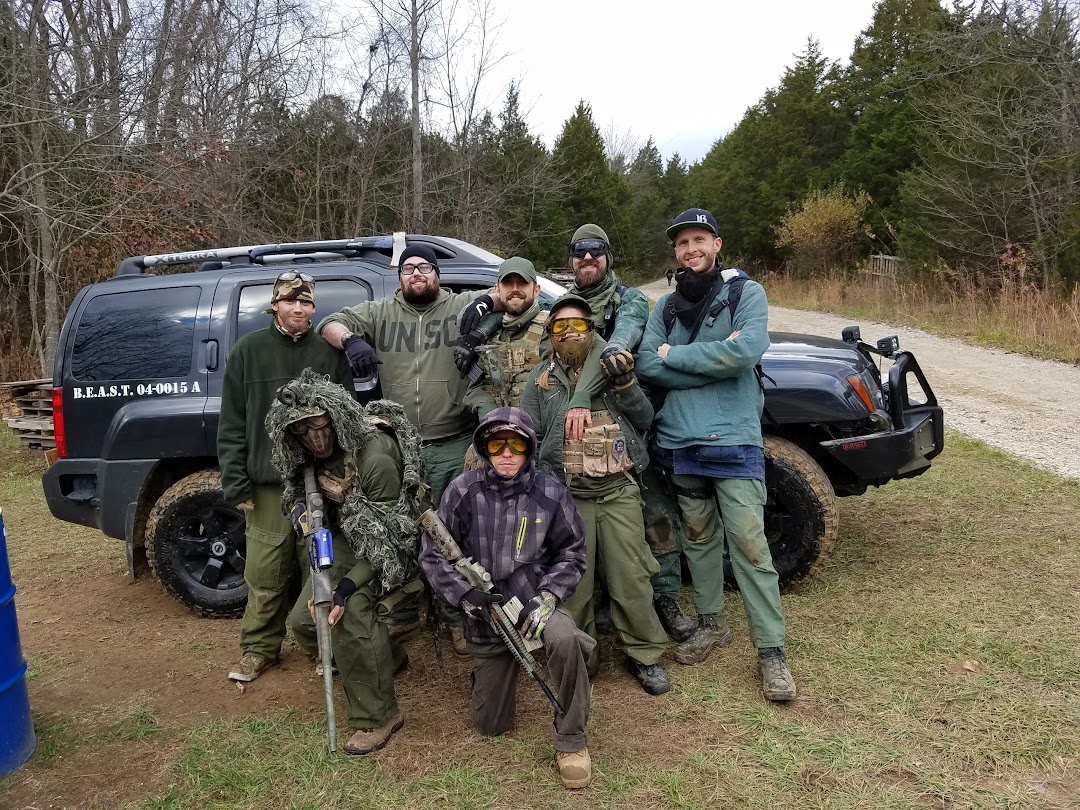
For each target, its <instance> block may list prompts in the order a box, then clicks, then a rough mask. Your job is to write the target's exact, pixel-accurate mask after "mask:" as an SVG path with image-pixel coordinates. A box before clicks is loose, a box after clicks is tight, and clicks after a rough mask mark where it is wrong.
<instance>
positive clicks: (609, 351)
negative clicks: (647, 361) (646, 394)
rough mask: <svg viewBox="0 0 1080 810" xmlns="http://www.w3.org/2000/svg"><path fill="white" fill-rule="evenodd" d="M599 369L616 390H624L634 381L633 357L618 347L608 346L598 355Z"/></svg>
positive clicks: (627, 351)
mask: <svg viewBox="0 0 1080 810" xmlns="http://www.w3.org/2000/svg"><path fill="white" fill-rule="evenodd" d="M600 368H602V369H603V370H604V373H605V374H607V375H608V377H610V378H611V381H612V382H613V383H614V384H615V387H616V388H626V386H628V385H630V384H631V383H632V382H633V381H634V355H632V354H631V353H630V351H629V350H627V349H623V348H621V347H619V346H608V347H607V348H606V349H604V351H603V352H602V353H601V354H600Z"/></svg>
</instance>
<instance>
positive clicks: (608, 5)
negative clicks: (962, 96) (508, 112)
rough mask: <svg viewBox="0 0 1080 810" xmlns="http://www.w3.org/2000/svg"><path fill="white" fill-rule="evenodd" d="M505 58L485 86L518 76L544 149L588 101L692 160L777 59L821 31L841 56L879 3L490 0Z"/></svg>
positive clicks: (725, 127) (757, 93) (768, 78)
mask: <svg viewBox="0 0 1080 810" xmlns="http://www.w3.org/2000/svg"><path fill="white" fill-rule="evenodd" d="M495 6H496V10H497V14H498V16H499V17H501V18H502V20H503V24H502V27H501V29H500V30H499V31H498V34H497V36H498V47H499V49H500V50H501V51H503V52H506V53H509V56H507V58H506V59H505V60H504V61H503V62H502V63H501V64H500V65H499V66H498V69H497V73H496V74H495V75H493V76H492V79H491V81H490V84H489V85H488V93H489V94H490V95H491V96H492V97H491V98H489V99H488V103H489V105H490V106H491V108H492V109H495V110H498V109H500V108H501V106H502V97H503V95H504V94H503V92H502V91H501V90H499V88H502V87H504V86H505V85H506V83H507V82H508V81H510V80H513V79H520V81H521V97H522V98H521V100H522V108H523V109H524V110H525V112H526V113H527V118H528V122H529V126H530V129H531V130H532V131H533V132H534V133H537V134H538V135H540V136H541V137H543V139H544V141H545V142H546V143H547V144H548V145H549V146H550V145H551V144H552V143H553V142H554V140H555V138H557V137H558V135H559V132H560V131H561V130H562V126H563V123H564V122H565V121H566V119H567V118H569V117H570V115H571V113H573V111H574V108H575V106H576V105H577V102H578V101H579V100H580V99H584V100H585V101H587V102H588V103H590V104H591V105H592V111H593V120H594V121H595V122H596V125H597V126H598V127H599V128H600V131H601V133H603V134H605V135H607V133H608V130H609V127H611V126H614V128H615V131H616V132H617V133H618V134H620V135H624V134H625V133H628V132H629V133H631V134H632V135H633V136H634V138H636V139H637V140H639V141H640V142H641V143H644V142H645V141H646V139H648V137H649V136H650V135H651V136H652V137H653V139H654V140H655V141H656V144H657V146H658V148H659V149H660V152H661V153H662V154H663V155H664V157H665V158H666V157H668V156H670V155H671V154H672V153H673V152H679V154H681V155H682V157H683V158H684V159H686V160H687V161H688V162H693V161H695V160H699V159H700V158H701V157H703V156H704V155H705V153H706V152H707V151H708V150H709V148H710V147H711V146H712V144H713V143H714V142H715V141H716V140H717V139H718V138H720V137H721V136H723V135H724V134H725V133H726V132H727V131H729V130H730V129H731V128H732V127H733V126H734V125H735V124H736V123H738V121H739V119H740V118H742V115H743V113H744V112H745V111H746V109H747V107H750V106H751V105H753V104H755V103H756V102H757V101H758V100H759V99H760V98H761V96H762V94H764V92H765V91H766V90H767V89H769V88H770V87H776V86H777V84H778V83H779V81H780V77H781V75H782V74H783V71H784V68H785V67H789V66H791V65H792V64H794V62H795V55H796V54H798V53H801V52H802V51H804V50H805V49H806V40H807V38H808V37H813V38H814V39H816V40H817V41H818V42H819V43H820V46H821V51H822V53H823V54H824V55H825V56H826V57H827V58H829V59H832V60H842V61H846V60H847V58H848V57H849V56H850V55H851V50H852V46H853V45H854V42H855V37H856V36H858V34H859V32H861V31H862V30H863V29H865V28H867V27H868V26H869V25H870V21H871V19H872V17H873V7H874V0H817V1H816V2H813V1H812V0H739V1H736V0H698V1H697V2H694V0H690V2H679V0H669V1H668V2H654V1H653V0H637V2H635V0H628V1H624V2H619V0H531V1H529V0H495Z"/></svg>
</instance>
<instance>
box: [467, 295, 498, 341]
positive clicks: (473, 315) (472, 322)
mask: <svg viewBox="0 0 1080 810" xmlns="http://www.w3.org/2000/svg"><path fill="white" fill-rule="evenodd" d="M494 308H495V299H493V298H492V297H491V296H490V295H481V296H480V297H479V298H477V299H476V300H475V301H470V302H469V303H468V304H466V305H465V306H464V308H463V309H462V310H461V314H460V315H459V316H458V328H459V329H460V330H461V334H463V335H467V334H468V333H469V332H475V331H476V330H478V329H479V328H480V321H482V320H483V319H484V316H485V315H490V314H491V311H492V310H493V309H494Z"/></svg>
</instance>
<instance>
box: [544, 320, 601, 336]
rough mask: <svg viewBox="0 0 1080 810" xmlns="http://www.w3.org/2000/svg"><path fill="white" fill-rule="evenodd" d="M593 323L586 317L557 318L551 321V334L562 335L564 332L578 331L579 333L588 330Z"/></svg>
mask: <svg viewBox="0 0 1080 810" xmlns="http://www.w3.org/2000/svg"><path fill="white" fill-rule="evenodd" d="M591 327H592V324H591V323H590V322H589V321H587V320H585V319H584V318H556V319H555V320H553V321H552V322H551V334H553V335H561V334H562V333H563V332H577V333H578V334H579V335H580V334H582V333H584V332H588V331H589V329H590V328H591Z"/></svg>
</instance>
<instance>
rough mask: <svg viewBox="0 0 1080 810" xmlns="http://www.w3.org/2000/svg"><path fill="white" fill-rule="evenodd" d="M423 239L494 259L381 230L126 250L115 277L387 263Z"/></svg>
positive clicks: (444, 250)
mask: <svg viewBox="0 0 1080 810" xmlns="http://www.w3.org/2000/svg"><path fill="white" fill-rule="evenodd" d="M417 244H424V245H428V246H429V247H431V248H432V250H434V251H435V255H436V256H438V257H439V258H441V259H456V260H464V261H474V262H478V263H480V264H492V263H497V262H498V261H500V259H499V257H498V256H495V255H494V254H491V253H488V252H487V251H486V250H483V249H482V248H477V247H475V246H473V245H470V244H468V243H466V242H462V241H460V240H458V239H452V238H449V237H441V236H428V235H426V234H404V233H395V234H393V235H390V234H384V235H379V236H364V237H356V238H353V239H328V240H322V241H314V242H282V243H279V244H268V245H241V246H237V247H224V248H211V249H209V250H192V251H187V252H184V253H161V254H158V255H154V256H130V257H128V258H126V259H124V260H123V261H121V262H120V264H119V265H118V266H117V268H116V273H115V276H116V277H120V276H133V275H136V276H137V275H144V274H146V273H147V272H148V271H150V270H151V269H153V268H169V267H173V266H177V265H184V264H198V270H221V269H224V268H227V267H231V266H234V265H239V266H250V267H261V266H264V265H267V264H279V263H280V264H284V263H289V262H310V261H319V260H326V259H349V258H355V257H359V256H363V257H364V258H367V259H375V260H377V261H379V262H380V263H382V262H383V261H385V263H386V265H387V266H388V267H395V266H397V257H398V256H400V255H401V251H402V250H404V248H405V246H406V245H417Z"/></svg>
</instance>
